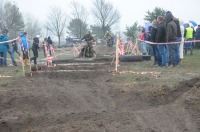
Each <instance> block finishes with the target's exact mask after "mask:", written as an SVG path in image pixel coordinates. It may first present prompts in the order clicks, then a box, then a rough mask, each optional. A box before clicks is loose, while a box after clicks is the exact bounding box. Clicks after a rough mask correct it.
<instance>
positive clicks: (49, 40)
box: [47, 36, 53, 56]
mask: <svg viewBox="0 0 200 132" xmlns="http://www.w3.org/2000/svg"><path fill="white" fill-rule="evenodd" d="M52 45H53V41H52V40H51V38H50V36H49V37H48V38H47V50H48V51H49V54H50V56H51V54H52V53H51V46H52Z"/></svg>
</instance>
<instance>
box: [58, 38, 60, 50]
mask: <svg viewBox="0 0 200 132" xmlns="http://www.w3.org/2000/svg"><path fill="white" fill-rule="evenodd" d="M58 47H59V48H60V36H58Z"/></svg>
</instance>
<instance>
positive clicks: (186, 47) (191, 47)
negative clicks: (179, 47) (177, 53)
mask: <svg viewBox="0 0 200 132" xmlns="http://www.w3.org/2000/svg"><path fill="white" fill-rule="evenodd" d="M187 41H192V39H187ZM188 50H190V55H193V46H192V42H187V43H185V44H184V54H187V51H188Z"/></svg>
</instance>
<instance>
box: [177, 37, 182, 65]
mask: <svg viewBox="0 0 200 132" xmlns="http://www.w3.org/2000/svg"><path fill="white" fill-rule="evenodd" d="M181 41H182V37H178V38H177V39H176V42H181ZM175 55H176V56H175V59H176V61H175V65H179V64H180V44H176V48H175Z"/></svg>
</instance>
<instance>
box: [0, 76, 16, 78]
mask: <svg viewBox="0 0 200 132" xmlns="http://www.w3.org/2000/svg"><path fill="white" fill-rule="evenodd" d="M0 78H13V76H1V75H0Z"/></svg>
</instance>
